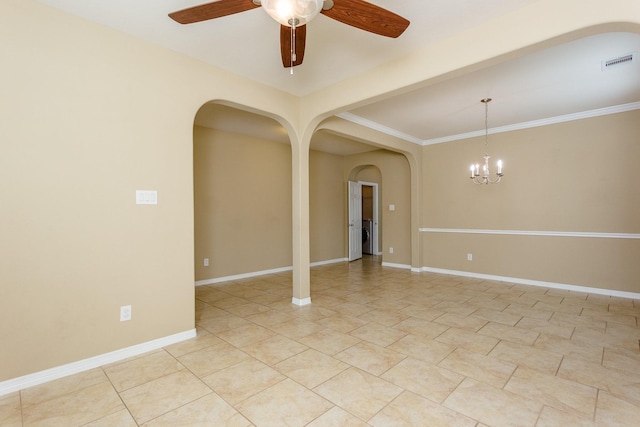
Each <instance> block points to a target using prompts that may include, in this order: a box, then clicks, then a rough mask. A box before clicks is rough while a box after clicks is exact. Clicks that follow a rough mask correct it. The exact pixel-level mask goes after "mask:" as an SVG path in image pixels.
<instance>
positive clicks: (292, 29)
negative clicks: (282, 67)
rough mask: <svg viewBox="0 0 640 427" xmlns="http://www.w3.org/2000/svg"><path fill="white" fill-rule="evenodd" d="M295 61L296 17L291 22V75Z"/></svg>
mask: <svg viewBox="0 0 640 427" xmlns="http://www.w3.org/2000/svg"><path fill="white" fill-rule="evenodd" d="M295 62H296V19H295V18H294V19H293V20H292V22H291V75H292V76H293V64H295Z"/></svg>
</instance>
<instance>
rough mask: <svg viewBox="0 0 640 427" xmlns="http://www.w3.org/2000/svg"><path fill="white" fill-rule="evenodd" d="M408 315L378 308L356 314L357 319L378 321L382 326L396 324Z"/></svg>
mask: <svg viewBox="0 0 640 427" xmlns="http://www.w3.org/2000/svg"><path fill="white" fill-rule="evenodd" d="M408 317H409V316H407V315H406V314H402V313H399V312H398V311H396V310H379V309H374V310H371V311H368V312H366V313H364V314H361V315H359V316H358V318H359V319H362V320H366V321H367V322H375V323H379V324H381V325H384V326H393V325H396V324H398V323H400V322H402V321H403V320H405V319H407V318H408Z"/></svg>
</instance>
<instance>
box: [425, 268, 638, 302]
mask: <svg viewBox="0 0 640 427" xmlns="http://www.w3.org/2000/svg"><path fill="white" fill-rule="evenodd" d="M420 271H427V272H431V273H440V274H449V275H453V276H463V277H473V278H476V279H485V280H496V281H499V282H511V283H518V284H521V285H531V286H542V287H545V288H552V289H562V290H566V291H574V292H585V293H589V294H597V295H606V296H610V297H620V298H632V299H640V293H635V292H626V291H616V290H613V289H602V288H590V287H588V286H578V285H569V284H565V283H554V282H543V281H541V280H530V279H521V278H518V277H505V276H495V275H492V274H481V273H473V272H470V271H459V270H446V269H442V268H431V267H422V268H421V269H420Z"/></svg>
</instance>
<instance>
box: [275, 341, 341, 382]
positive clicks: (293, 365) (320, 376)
mask: <svg viewBox="0 0 640 427" xmlns="http://www.w3.org/2000/svg"><path fill="white" fill-rule="evenodd" d="M275 368H276V369H277V370H278V371H280V372H281V373H283V374H284V375H286V376H288V377H289V378H291V379H292V380H294V381H296V382H298V383H300V384H302V385H303V386H305V387H307V388H310V389H311V388H314V387H316V386H318V385H320V384H322V383H323V382H325V381H326V380H328V379H330V378H333V377H334V376H336V375H337V374H339V373H340V372H342V371H344V370H345V369H347V368H349V365H348V364H346V363H344V362H341V361H340V360H338V359H334V358H333V357H331V356H327V355H326V354H324V353H321V352H319V351H317V350H313V349H309V350H307V351H305V352H302V353H300V354H297V355H295V356H293V357H290V358H289V359H287V360H284V361H282V362H280V363H278V364H277V365H276V366H275Z"/></svg>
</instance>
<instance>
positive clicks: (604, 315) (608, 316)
mask: <svg viewBox="0 0 640 427" xmlns="http://www.w3.org/2000/svg"><path fill="white" fill-rule="evenodd" d="M580 315H581V316H583V317H587V318H589V319H593V320H600V321H603V322H607V323H609V322H612V323H619V324H621V325H626V326H633V327H636V326H638V321H637V319H636V316H635V315H630V314H624V313H612V312H603V311H600V310H593V309H590V308H585V309H584V310H582V313H580Z"/></svg>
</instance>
